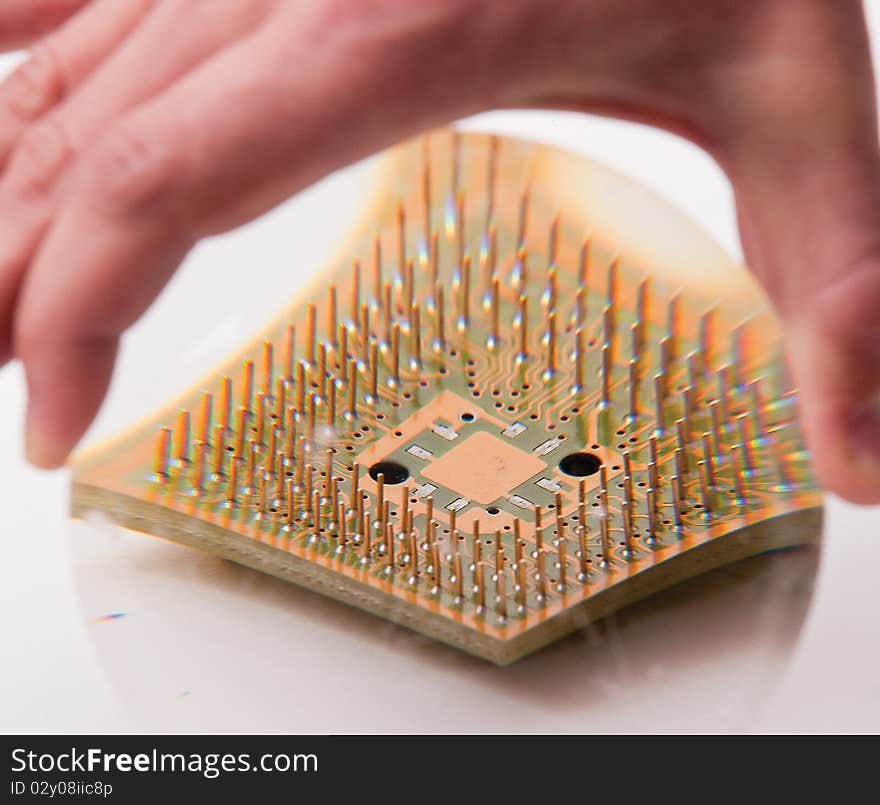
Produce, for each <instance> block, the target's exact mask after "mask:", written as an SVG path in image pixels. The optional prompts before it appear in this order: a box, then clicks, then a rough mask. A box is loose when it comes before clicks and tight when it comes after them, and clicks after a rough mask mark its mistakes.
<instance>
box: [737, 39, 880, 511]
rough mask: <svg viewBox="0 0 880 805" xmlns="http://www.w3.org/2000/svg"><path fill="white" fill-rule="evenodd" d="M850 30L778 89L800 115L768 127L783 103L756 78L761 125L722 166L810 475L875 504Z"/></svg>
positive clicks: (865, 69)
mask: <svg viewBox="0 0 880 805" xmlns="http://www.w3.org/2000/svg"><path fill="white" fill-rule="evenodd" d="M826 32H827V31H826ZM827 33H828V34H829V39H830V40H833V39H834V35H833V34H834V32H827ZM856 33H857V32H856ZM856 33H854V32H853V31H849V32H848V35H847V37H846V40H845V41H847V42H848V43H849V46H848V48H847V51H846V53H839V52H837V53H834V54H833V56H834V58H828V59H822V58H817V59H816V61H817V62H818V64H819V65H821V67H820V68H819V69H820V70H821V75H819V76H816V77H815V83H814V82H813V78H812V77H811V74H810V72H809V66H806V67H804V68H803V71H802V78H800V79H799V80H801V81H803V82H804V85H803V86H801V87H800V88H797V89H796V88H795V87H793V86H790V85H789V86H788V90H787V96H788V97H789V98H791V97H802V96H803V95H804V94H806V95H808V96H809V97H807V98H804V99H803V105H804V107H805V109H808V110H809V112H808V114H807V115H805V116H804V117H803V118H800V117H797V116H795V117H794V118H793V119H792V118H791V117H787V118H785V119H782V120H779V117H778V115H779V112H778V110H780V109H782V110H787V109H791V107H792V104H790V103H787V102H786V100H785V98H783V97H778V96H776V95H775V94H774V93H773V92H772V91H768V90H769V88H768V86H767V82H766V79H765V94H766V100H767V102H768V103H767V106H766V107H765V108H764V109H763V115H762V116H761V117H765V118H766V119H752V120H750V121H749V122H748V125H746V126H744V127H743V128H741V129H740V130H739V131H737V132H736V134H735V136H736V139H737V142H736V143H735V144H734V145H733V146H732V147H731V148H730V149H729V153H728V155H727V157H728V164H727V166H726V167H727V169H728V172H729V174H730V176H731V178H732V180H733V183H734V188H735V192H736V197H737V206H738V209H739V215H740V222H741V231H742V233H743V241H744V247H745V251H746V257H747V259H748V261H749V263H750V265H751V266H752V267H753V268H754V269H755V271H756V272H757V273H758V275H759V276H760V278H761V279H762V280H763V282H764V284H765V287H766V288H767V290H768V291H769V293H770V296H771V297H772V299H773V301H774V303H775V304H776V307H777V309H778V310H779V312H780V314H781V316H782V320H783V324H784V327H785V334H786V345H787V353H788V356H789V360H790V363H791V365H792V368H793V370H794V374H795V380H796V382H797V384H798V386H799V389H800V393H799V405H800V415H801V420H802V423H803V426H804V430H805V435H806V439H807V443H808V445H809V447H810V449H811V452H812V456H813V466H814V469H815V471H816V472H817V474H818V476H819V478H820V480H821V481H822V483H823V485H824V486H825V487H826V488H828V489H829V490H831V491H834V492H837V493H838V494H840V495H842V496H843V497H846V498H848V499H850V500H853V501H856V502H860V503H876V502H880V153H878V147H877V131H876V120H875V115H874V97H873V88H872V75H871V70H870V61H869V58H868V50H867V41H866V37H865V36H864V32H863V31H862V32H861V34H859V35H856ZM789 78H791V77H789ZM776 104H778V105H776ZM767 120H771V121H772V125H771V126H769V127H768V125H767Z"/></svg>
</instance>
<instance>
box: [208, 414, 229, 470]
mask: <svg viewBox="0 0 880 805" xmlns="http://www.w3.org/2000/svg"><path fill="white" fill-rule="evenodd" d="M215 433H216V435H215V436H214V460H213V463H212V467H211V479H212V480H214V481H222V480H223V479H224V478H225V477H226V474H225V473H224V472H223V460H224V458H225V457H226V429H225V428H224V427H223V425H220V424H218V425H217V427H216V428H215Z"/></svg>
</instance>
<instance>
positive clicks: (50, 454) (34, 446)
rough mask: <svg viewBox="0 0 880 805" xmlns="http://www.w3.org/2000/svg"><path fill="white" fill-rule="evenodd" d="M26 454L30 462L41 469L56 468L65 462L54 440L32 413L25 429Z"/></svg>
mask: <svg viewBox="0 0 880 805" xmlns="http://www.w3.org/2000/svg"><path fill="white" fill-rule="evenodd" d="M24 454H25V458H26V459H27V461H28V463H29V464H32V465H33V466H34V467H37V468H39V469H41V470H54V469H56V468H57V467H60V466H61V465H62V464H63V463H64V459H63V457H62V458H61V459H59V457H58V450H57V448H56V446H55V444H54V442H53V440H52V439H50V438H49V437H48V436H47V434H46V432H45V430H44V429H43V428H42V427H40V424H39V423H38V422H37V421H35V419H34V417H33V416H32V415H31V414H30V413H28V417H27V421H26V424H25V429H24Z"/></svg>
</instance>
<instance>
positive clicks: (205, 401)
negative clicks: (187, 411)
mask: <svg viewBox="0 0 880 805" xmlns="http://www.w3.org/2000/svg"><path fill="white" fill-rule="evenodd" d="M213 402H214V395H213V394H211V392H210V391H205V392H203V393H202V405H201V408H200V413H199V441H201V442H203V443H204V444H209V443H210V441H211V409H212V406H213Z"/></svg>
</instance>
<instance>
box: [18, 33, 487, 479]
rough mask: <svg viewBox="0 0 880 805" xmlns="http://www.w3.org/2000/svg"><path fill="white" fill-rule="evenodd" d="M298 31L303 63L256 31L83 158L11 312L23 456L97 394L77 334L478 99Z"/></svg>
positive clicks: (119, 320)
mask: <svg viewBox="0 0 880 805" xmlns="http://www.w3.org/2000/svg"><path fill="white" fill-rule="evenodd" d="M302 36H303V41H302V44H301V47H302V59H301V61H300V62H299V65H300V69H299V70H297V71H291V70H288V69H284V65H286V64H289V63H291V60H292V59H293V60H294V61H295V55H292V54H291V49H292V48H293V47H295V45H292V44H291V43H290V42H289V41H287V42H284V43H282V46H280V47H279V46H278V43H277V39H275V38H269V37H268V35H266V34H265V33H264V34H262V35H259V36H258V35H254V36H252V37H251V38H250V39H249V40H247V41H243V42H241V43H237V44H236V45H234V46H232V47H230V48H228V49H227V50H226V51H224V52H222V53H220V54H218V55H217V56H215V57H214V58H213V59H211V60H209V61H208V62H206V63H205V64H204V65H202V66H201V67H200V68H199V69H198V70H196V71H194V72H192V73H191V74H189V75H188V76H186V77H185V78H184V79H182V80H181V81H179V82H177V83H176V84H174V85H173V86H172V87H170V88H169V89H168V91H167V92H165V93H163V94H162V95H161V96H159V97H157V98H156V99H154V100H153V101H151V102H150V103H148V104H145V105H143V106H142V107H139V108H138V109H137V110H134V111H133V112H132V113H131V114H129V115H128V116H127V117H126V118H124V119H123V120H122V121H120V123H119V124H118V125H117V126H116V127H115V129H114V130H112V131H110V132H108V134H107V137H106V138H105V139H104V140H103V141H102V142H101V143H100V144H98V146H97V147H96V149H95V150H94V151H93V152H90V153H89V154H88V155H87V156H86V158H85V162H84V165H83V167H82V171H81V173H79V174H78V178H77V181H76V183H75V187H72V188H71V192H70V195H69V202H68V203H67V204H66V205H65V206H64V208H63V210H62V211H61V212H60V213H59V215H58V216H57V218H56V220H55V222H54V223H53V226H52V229H51V231H50V233H49V234H48V235H47V237H46V239H45V241H44V243H43V246H42V247H41V249H40V252H39V254H38V255H37V258H36V260H35V262H34V264H33V267H32V269H31V270H30V272H29V273H28V277H27V279H26V281H25V283H24V286H23V289H22V294H21V299H20V301H19V304H18V308H17V311H16V323H15V333H16V340H15V343H16V353H17V354H18V355H19V356H20V357H21V358H22V360H23V362H24V365H25V370H26V374H27V377H28V383H29V392H30V395H31V398H30V399H31V403H30V404H29V408H28V415H27V416H28V420H27V439H28V442H27V454H28V457H29V459H30V460H31V461H32V462H33V463H36V464H38V465H40V466H49V467H51V466H57V465H58V464H59V463H61V462H63V461H64V459H65V457H66V456H67V454H68V452H69V451H70V449H71V448H72V447H73V446H74V444H75V443H76V441H77V439H78V438H79V437H80V435H81V434H82V433H83V432H84V430H85V428H86V427H87V426H88V424H89V423H90V421H91V419H92V417H93V416H94V414H95V412H96V410H97V407H98V405H99V404H100V400H101V399H102V398H103V394H104V392H105V390H106V379H107V378H108V377H109V376H110V364H111V363H112V350H99V351H98V353H97V354H95V355H93V354H91V353H90V352H89V350H88V349H87V348H86V347H84V346H83V345H87V344H90V343H94V342H95V340H96V339H98V340H100V341H101V343H107V342H109V341H112V339H114V338H116V337H118V335H119V334H120V333H121V332H122V331H123V330H124V329H125V328H126V327H128V326H129V325H130V324H131V323H132V322H133V321H134V320H135V319H136V318H137V317H138V316H139V315H140V314H141V313H142V312H143V310H144V309H145V308H146V306H147V305H148V304H150V302H151V301H152V300H153V299H154V298H155V296H156V294H157V293H158V291H159V290H160V289H161V287H162V286H163V285H164V284H165V282H166V281H167V279H168V277H169V276H170V275H171V273H172V272H173V271H174V269H175V268H176V266H177V264H178V262H179V260H180V259H181V257H182V255H183V254H184V253H185V251H186V249H187V247H188V246H189V245H190V244H192V243H193V242H194V241H195V240H196V239H198V238H199V237H201V236H202V235H204V234H206V233H207V232H213V231H219V230H223V229H227V228H230V227H232V226H235V225H237V224H238V223H241V222H242V221H245V220H249V219H250V218H252V217H254V216H255V215H257V214H259V213H260V212H262V211H264V210H266V209H268V208H270V207H271V206H273V205H274V204H276V203H277V202H278V201H280V200H281V199H283V198H285V197H287V196H288V195H289V194H291V193H292V192H295V191H296V190H297V189H299V188H301V187H303V186H305V185H306V184H308V183H310V182H312V181H314V180H315V179H317V178H318V177H319V176H321V175H323V174H326V173H328V172H329V171H331V170H333V169H334V168H336V167H338V166H340V165H343V164H346V163H348V162H350V161H352V160H354V159H356V158H358V157H360V156H361V155H363V154H366V153H370V152H373V151H375V150H377V149H378V148H380V147H382V146H384V145H386V144H388V143H390V142H394V141H397V140H399V139H401V138H402V137H404V136H406V135H407V134H409V133H412V132H413V131H415V130H417V129H423V128H426V127H428V126H430V125H433V124H435V123H436V122H437V121H438V120H446V119H450V118H451V117H454V116H456V115H458V114H463V113H465V112H470V111H472V109H473V108H474V104H475V101H474V99H473V98H469V97H468V95H467V94H466V93H464V92H462V93H453V92H447V93H445V94H444V97H445V98H446V99H447V100H446V102H445V103H437V102H435V101H436V99H435V98H426V97H424V93H421V92H420V86H419V82H414V83H412V84H410V85H407V84H401V82H400V79H399V77H398V75H397V71H398V70H399V69H400V66H401V62H400V61H399V60H394V62H393V63H391V62H390V61H389V62H385V63H384V66H380V67H378V68H376V69H377V70H378V72H377V73H375V74H370V70H368V69H365V68H364V65H363V64H358V63H353V61H352V59H351V58H350V55H349V54H348V53H345V54H344V56H345V58H342V56H343V54H342V53H341V52H339V53H332V52H328V50H324V51H318V52H317V53H316V52H315V49H314V48H313V47H312V45H311V39H310V32H309V31H308V30H307V29H305V30H304V31H303V32H302ZM423 55H424V53H423V52H420V53H413V54H412V58H413V60H415V59H421V58H422V56H423ZM402 59H403V61H404V65H405V63H406V59H407V56H406V55H405V54H404V55H403V56H402ZM364 61H365V62H366V63H369V64H372V63H373V62H372V61H371V59H370V58H369V57H366V58H365V60H364ZM383 71H386V72H383ZM366 120H369V125H364V126H362V128H361V130H360V131H359V136H358V137H357V138H355V137H352V136H350V135H351V122H352V121H366ZM84 232H88V233H89V236H88V238H87V239H83V237H82V233H84ZM58 356H63V357H62V358H59V357H58ZM59 360H61V361H63V362H64V363H65V366H66V367H67V371H66V373H65V375H64V377H63V378H60V377H58V376H56V375H55V374H53V372H52V371H51V367H53V366H56V365H57V363H58V361H59ZM45 367H50V368H49V369H46V368H45ZM84 373H87V374H88V375H89V377H90V382H91V383H92V385H90V386H86V384H85V383H84V382H83V380H82V376H83V374H84ZM101 380H103V381H104V382H102V383H100V384H99V385H96V384H95V382H96V381H101Z"/></svg>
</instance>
